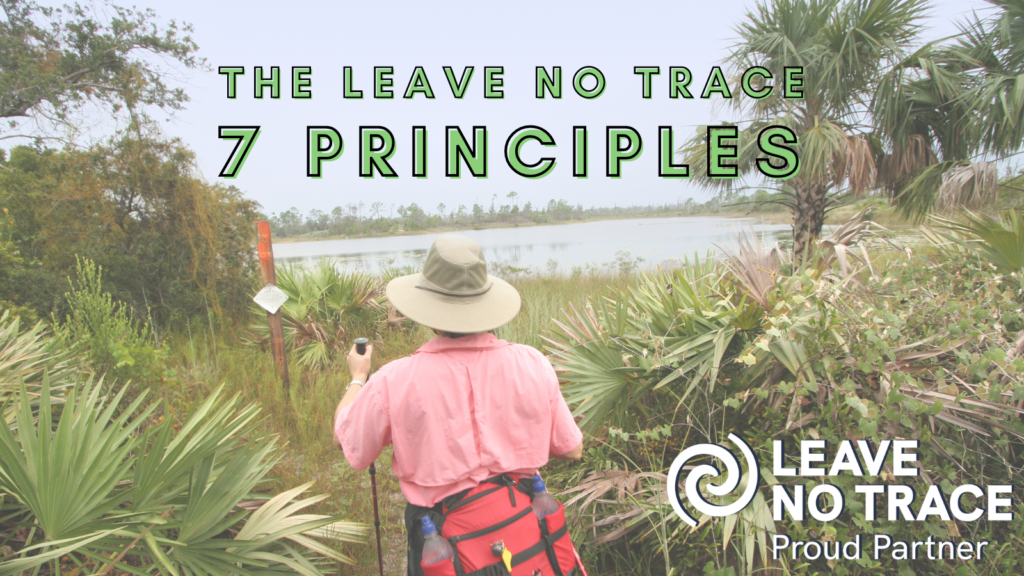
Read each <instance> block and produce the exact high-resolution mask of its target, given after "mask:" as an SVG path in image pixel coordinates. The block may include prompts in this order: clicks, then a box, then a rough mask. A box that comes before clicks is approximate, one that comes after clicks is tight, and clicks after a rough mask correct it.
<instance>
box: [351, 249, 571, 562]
mask: <svg viewBox="0 0 1024 576" xmlns="http://www.w3.org/2000/svg"><path fill="white" fill-rule="evenodd" d="M387 297H388V300H389V301H390V302H391V304H392V305H393V306H394V307H395V308H397V309H398V311H399V312H401V313H402V314H403V315H405V316H406V317H408V318H409V319H411V320H413V321H414V322H417V323H419V324H422V325H424V326H426V327H428V328H431V329H433V331H434V333H436V334H437V337H435V338H433V339H431V340H430V341H429V342H427V343H426V344H424V345H423V346H422V347H421V348H420V349H419V350H417V351H416V352H415V353H414V354H413V355H412V356H409V357H407V358H401V359H398V360H395V361H393V362H390V363H388V364H387V365H385V366H382V367H380V368H379V369H378V370H377V371H376V372H375V373H374V374H373V377H372V378H370V379H369V380H368V381H367V376H368V374H369V372H370V362H371V355H372V347H371V346H368V347H367V349H366V353H365V354H364V355H360V354H358V353H357V352H356V351H355V347H353V348H352V350H351V351H350V352H349V355H348V366H349V371H350V372H351V376H352V383H351V384H349V386H348V388H347V389H346V391H345V395H344V397H343V398H342V399H341V402H340V403H339V404H338V409H337V412H336V414H335V421H334V432H335V436H336V439H337V441H338V443H339V445H340V446H341V448H342V449H343V450H344V452H345V457H346V459H347V460H348V461H349V463H350V464H351V465H352V466H353V467H354V468H356V469H359V470H363V469H366V468H368V467H369V466H370V465H371V464H372V463H373V461H374V460H375V459H376V458H377V457H378V456H380V453H381V450H382V449H383V448H384V447H385V446H387V445H388V444H393V445H394V456H393V459H392V468H393V469H394V472H395V475H396V476H397V477H398V480H399V484H400V486H401V489H402V494H403V495H404V496H405V498H406V500H407V501H408V505H407V506H406V511H405V521H406V528H407V530H408V534H409V552H408V559H409V562H408V573H409V574H410V575H418V574H423V572H422V571H421V567H420V558H421V553H422V547H423V541H424V535H423V534H424V529H423V528H422V527H421V518H423V517H424V516H429V517H430V518H432V519H433V520H434V521H435V523H437V524H438V533H441V532H442V529H441V524H440V522H447V523H448V524H449V526H448V528H446V529H444V531H443V532H444V536H445V538H448V539H449V540H452V539H453V538H451V536H450V534H449V532H450V531H451V529H453V527H455V526H456V525H459V524H460V523H461V522H464V520H462V519H460V520H458V521H455V520H452V519H451V518H450V516H451V514H454V509H453V511H452V512H451V513H449V514H445V512H447V511H448V510H449V508H450V507H451V506H455V501H457V500H458V499H460V498H465V500H466V501H467V502H468V501H469V500H470V498H469V497H466V494H469V493H470V492H472V493H473V494H476V493H478V492H480V493H481V494H482V495H481V498H482V496H485V495H490V494H491V493H492V492H494V491H493V490H483V489H484V488H486V487H487V486H492V485H493V486H497V485H499V484H500V485H502V486H504V485H507V486H508V488H507V492H508V494H507V495H505V490H504V489H503V490H500V491H499V492H500V493H501V495H502V500H501V502H496V503H495V504H493V505H492V504H487V506H490V507H491V510H490V511H489V510H488V509H486V507H485V508H480V509H479V510H477V508H479V506H481V505H483V504H481V503H486V502H489V500H480V501H478V502H476V503H475V505H474V507H469V506H466V507H463V508H464V509H467V513H468V509H469V508H473V509H474V511H473V512H472V513H473V514H475V515H476V520H473V519H470V520H469V521H470V523H471V524H472V522H474V521H478V520H480V518H483V517H484V516H486V515H487V514H489V513H490V512H494V513H499V512H497V510H498V508H499V507H504V508H508V509H509V511H510V513H511V512H516V516H517V518H518V517H522V518H524V519H525V516H526V512H525V511H522V512H520V510H523V509H524V507H526V508H528V507H529V505H530V494H532V491H531V489H530V487H529V484H530V482H531V481H532V479H533V476H534V475H535V474H536V473H537V471H538V469H539V468H540V467H542V466H544V465H545V464H546V463H547V462H548V459H549V457H555V458H563V459H570V460H578V459H580V457H581V456H582V454H583V445H582V439H583V435H582V433H581V432H580V430H579V428H578V427H577V425H576V422H575V421H574V420H573V418H572V414H571V413H570V411H569V408H568V406H567V405H566V403H565V399H564V398H563V397H562V394H561V391H560V390H559V386H558V379H557V377H556V376H555V371H554V369H553V368H552V367H551V364H550V363H549V362H548V360H547V358H545V357H544V355H542V354H541V353H540V352H539V351H537V350H536V349H534V348H532V347H530V346H525V345H521V344H514V343H511V342H506V341H504V340H499V339H498V338H496V337H495V336H494V335H493V334H492V331H493V330H495V329H497V328H499V327H501V326H503V325H505V324H507V323H508V322H510V321H511V320H512V319H513V318H514V317H515V316H516V315H517V314H518V313H519V309H520V306H521V299H520V296H519V293H518V292H517V291H516V289H515V288H513V287H512V286H511V285H509V284H508V283H507V282H505V281H503V280H501V279H499V278H496V277H494V276H491V275H488V274H487V263H486V261H485V260H484V257H483V254H482V252H481V250H480V246H479V245H478V244H477V243H476V242H475V241H473V240H471V239H469V238H467V237H465V236H460V235H455V234H445V235H442V236H439V237H438V238H437V239H436V240H435V242H434V243H433V245H432V246H431V247H430V251H429V252H428V254H427V257H426V260H425V262H424V265H423V272H422V273H417V274H412V275H409V276H403V277H400V278H395V279H394V280H392V281H391V282H389V283H388V285H387ZM520 480H522V481H520ZM482 483H483V484H482ZM489 483H490V484H489ZM513 486H514V487H515V488H517V489H518V491H520V494H519V499H518V501H517V499H516V493H515V492H516V491H514V490H513ZM524 494H525V495H524ZM494 497H497V495H495V496H494ZM510 503H511V504H510ZM509 506H511V508H509ZM504 508H503V509H504ZM530 516H531V520H532V524H531V525H530V527H529V528H530V530H533V532H535V533H537V530H538V528H537V524H538V521H537V519H536V518H532V515H530ZM524 521H525V520H524ZM561 522H562V523H563V524H564V519H563V520H561ZM478 523H479V522H478ZM510 523H511V521H505V522H498V524H500V526H498V528H500V529H503V530H505V532H499V531H496V532H494V534H496V535H502V538H500V539H499V538H498V537H497V536H496V535H495V536H493V537H492V536H487V537H483V536H481V538H479V540H480V541H481V542H483V541H484V540H488V539H489V538H490V539H493V542H491V541H490V540H488V541H487V542H486V545H487V546H490V547H492V548H493V549H494V550H493V552H494V557H490V555H489V553H488V554H487V556H488V560H487V561H488V562H497V563H498V564H497V565H498V566H499V567H500V564H501V560H500V559H501V558H505V560H504V562H505V564H506V565H507V566H509V571H511V566H512V565H513V563H512V560H510V559H509V558H511V557H512V556H513V554H514V553H521V554H527V551H526V550H505V548H506V542H510V541H511V540H513V539H514V535H510V534H506V532H507V531H508V530H510V529H514V528H515V526H509V524H510ZM424 524H426V523H424ZM498 528H495V529H494V530H498ZM549 528H550V530H551V531H554V527H549ZM549 528H544V527H542V528H541V529H540V530H541V532H540V533H544V531H546V530H548V529H549ZM487 530H490V528H488V529H487ZM487 530H477V532H479V533H481V534H484V533H485V532H487ZM560 532H561V534H565V530H564V528H563V529H562V530H561V531H560ZM555 536H556V535H554V534H552V535H551V536H550V538H549V539H550V540H554V539H555ZM538 538H540V537H538ZM540 539H543V538H540ZM564 540H565V545H567V546H569V547H570V550H571V544H568V537H567V536H566V537H565V538H564ZM467 546H468V544H463V545H461V546H460V545H458V544H457V543H456V547H457V548H458V552H459V553H458V554H456V558H454V559H453V562H454V564H455V569H456V571H455V572H451V573H452V574H456V573H470V572H471V571H468V570H467V569H466V567H467V566H469V564H468V563H472V560H467V557H466V554H470V552H469V551H468V548H467ZM508 546H511V544H509V545H508ZM539 546H543V543H541V544H540V545H539ZM547 548H548V550H547V552H548V556H547V557H550V558H552V559H554V558H555V553H554V552H552V550H551V548H552V546H551V544H550V543H549V544H548V545H547ZM488 550H490V549H489V548H488ZM537 550H541V548H537ZM506 552H507V556H506ZM541 556H543V555H538V558H540V557H541ZM516 561H517V562H520V563H524V565H525V562H526V560H525V559H523V558H520V559H517V560H516ZM545 561H546V560H545ZM488 568H491V567H488ZM536 572H540V570H537V571H536ZM565 572H566V573H570V572H571V570H567V571H565ZM480 573H481V574H482V573H484V572H480ZM527 573H529V572H527ZM544 573H545V574H562V573H563V570H562V569H560V568H558V567H557V566H556V567H555V568H554V570H553V571H544Z"/></svg>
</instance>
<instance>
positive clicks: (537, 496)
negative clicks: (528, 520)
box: [533, 474, 558, 519]
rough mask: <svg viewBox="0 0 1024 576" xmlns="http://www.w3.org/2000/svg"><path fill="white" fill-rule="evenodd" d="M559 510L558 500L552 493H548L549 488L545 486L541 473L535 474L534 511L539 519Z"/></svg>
mask: <svg viewBox="0 0 1024 576" xmlns="http://www.w3.org/2000/svg"><path fill="white" fill-rule="evenodd" d="M557 510H558V502H556V501H555V499H554V498H552V497H551V494H548V489H547V487H545V486H544V480H541V477H540V476H539V475H537V474H534V476H533V513H534V514H536V515H537V518H538V519H541V518H544V517H545V516H547V515H548V514H551V513H553V512H556V511H557Z"/></svg>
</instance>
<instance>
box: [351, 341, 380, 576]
mask: <svg viewBox="0 0 1024 576" xmlns="http://www.w3.org/2000/svg"><path fill="white" fill-rule="evenodd" d="M369 342H370V341H369V340H368V339H366V338H356V340H355V345H356V354H359V355H360V356H362V355H363V354H366V344H367V343H369ZM367 380H369V376H367ZM370 494H372V496H373V527H374V529H375V530H376V531H377V570H378V571H380V576H384V552H383V551H382V549H381V547H380V508H379V507H378V504H377V466H376V462H370Z"/></svg>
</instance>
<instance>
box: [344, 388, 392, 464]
mask: <svg viewBox="0 0 1024 576" xmlns="http://www.w3.org/2000/svg"><path fill="white" fill-rule="evenodd" d="M374 376H377V375H376V374H375V375H374ZM366 384H367V385H366V386H365V387H364V388H363V389H362V390H360V391H359V394H358V395H357V396H356V399H355V401H354V402H352V404H349V405H348V406H346V407H344V408H342V409H341V411H340V412H339V413H338V417H337V419H336V420H335V422H334V434H335V436H337V437H338V441H339V442H340V443H341V449H342V450H343V451H344V452H345V459H347V460H348V463H349V464H351V465H352V467H353V468H355V469H356V470H365V469H367V468H369V467H370V464H373V461H374V460H376V459H377V457H378V456H380V453H381V451H382V450H384V447H385V446H387V445H388V444H391V418H390V415H389V414H388V412H387V410H386V409H385V406H386V404H387V403H386V401H385V399H384V398H382V397H381V396H382V394H383V392H384V382H383V379H382V378H371V379H370V380H369V381H368V382H367V383H366Z"/></svg>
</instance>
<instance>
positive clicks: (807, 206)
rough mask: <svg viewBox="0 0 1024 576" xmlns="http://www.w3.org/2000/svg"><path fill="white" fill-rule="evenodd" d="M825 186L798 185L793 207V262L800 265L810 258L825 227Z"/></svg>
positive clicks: (826, 189)
mask: <svg viewBox="0 0 1024 576" xmlns="http://www.w3.org/2000/svg"><path fill="white" fill-rule="evenodd" d="M827 191H828V188H827V187H826V186H822V185H820V184H819V185H815V184H803V185H798V186H797V189H796V204H795V205H794V206H793V261H794V263H796V264H800V263H802V262H803V261H804V260H805V259H806V258H807V257H808V256H810V252H811V248H812V246H813V245H814V243H815V242H817V240H818V238H820V237H821V228H822V227H823V226H824V225H825V193H826V192H827Z"/></svg>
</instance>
